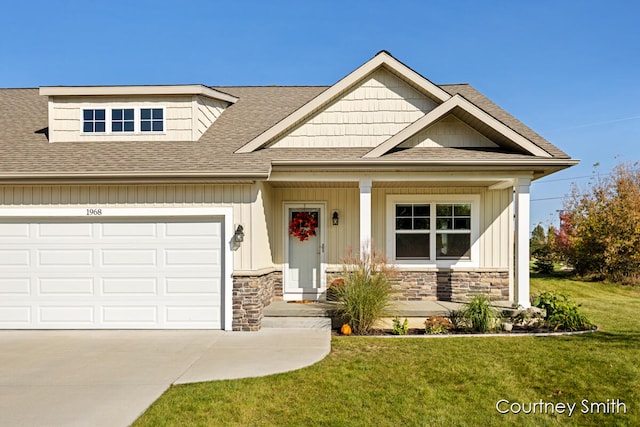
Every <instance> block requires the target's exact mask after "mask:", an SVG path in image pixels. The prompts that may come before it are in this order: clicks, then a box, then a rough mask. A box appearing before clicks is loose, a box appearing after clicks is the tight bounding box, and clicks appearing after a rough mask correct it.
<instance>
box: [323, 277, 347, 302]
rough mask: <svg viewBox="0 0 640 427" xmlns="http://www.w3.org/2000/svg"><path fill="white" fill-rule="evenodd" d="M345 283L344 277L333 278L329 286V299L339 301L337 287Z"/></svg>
mask: <svg viewBox="0 0 640 427" xmlns="http://www.w3.org/2000/svg"><path fill="white" fill-rule="evenodd" d="M343 285H344V279H343V278H342V277H340V278H338V279H335V280H333V281H332V282H331V283H329V286H327V301H338V291H337V289H338V288H339V287H341V286H343Z"/></svg>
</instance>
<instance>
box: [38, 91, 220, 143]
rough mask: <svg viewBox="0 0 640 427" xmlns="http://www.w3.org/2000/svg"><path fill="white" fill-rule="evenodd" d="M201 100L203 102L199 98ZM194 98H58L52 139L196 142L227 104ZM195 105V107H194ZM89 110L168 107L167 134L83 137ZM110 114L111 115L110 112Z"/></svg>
mask: <svg viewBox="0 0 640 427" xmlns="http://www.w3.org/2000/svg"><path fill="white" fill-rule="evenodd" d="M196 98H199V99H196ZM205 99H206V98H204V97H194V96H190V95H189V96H156V97H150V96H146V97H145V96H141V97H135V98H134V97H64V98H60V97H54V98H53V100H52V101H50V106H51V108H50V115H51V117H50V118H49V140H50V141H51V142H65V141H67V142H70V141H83V142H84V141H95V142H100V141H136V140H138V141H196V140H197V139H198V138H199V137H200V136H201V135H202V134H203V133H204V132H205V131H206V130H207V128H208V126H210V125H211V124H212V123H213V121H215V119H217V118H218V117H219V116H220V114H221V113H222V111H223V109H224V106H225V105H226V104H224V103H222V102H219V101H214V100H210V99H206V100H205ZM194 105H195V108H194ZM85 108H91V109H93V108H105V109H109V108H164V109H165V132H162V133H158V134H154V133H137V134H131V133H127V134H111V133H109V132H108V131H109V129H107V132H105V133H98V134H83V133H82V132H81V130H82V110H83V109H85ZM107 114H108V113H107Z"/></svg>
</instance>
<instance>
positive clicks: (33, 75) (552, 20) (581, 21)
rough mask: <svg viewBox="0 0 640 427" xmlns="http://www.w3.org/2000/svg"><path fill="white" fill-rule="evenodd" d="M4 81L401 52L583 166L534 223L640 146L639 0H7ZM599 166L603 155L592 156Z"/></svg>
mask: <svg viewBox="0 0 640 427" xmlns="http://www.w3.org/2000/svg"><path fill="white" fill-rule="evenodd" d="M0 10H2V25H0V87H38V86H46V85H118V84H179V83H203V84H207V85H269V84H277V85H328V84H332V83H335V82H336V81H337V80H339V79H340V78H342V77H343V76H344V75H346V74H348V73H349V72H350V71H352V70H353V69H355V68H356V67H358V66H359V65H361V64H362V63H363V62H365V61H367V60H368V59H370V58H371V57H372V56H373V55H375V53H376V52H378V51H379V50H382V49H385V50H388V51H390V52H391V53H392V54H393V55H394V56H395V57H396V58H398V59H399V60H401V61H403V62H404V63H406V64H407V65H409V66H410V67H412V68H413V69H414V70H416V71H418V72H419V73H421V74H422V75H424V76H425V77H427V78H428V79H430V80H431V81H433V82H435V83H462V82H466V83H471V84H472V85H473V86H475V87H476V88H477V89H478V90H480V91H481V92H483V93H484V94H485V95H486V96H488V97H489V98H491V99H492V100H493V101H494V102H496V103H497V104H499V105H500V106H502V107H503V108H504V109H506V110H507V111H509V112H510V113H511V114H513V115H514V116H516V117H517V118H519V119H520V120H521V121H523V122H524V123H526V124H527V125H529V126H530V127H531V128H533V129H534V130H536V131H537V132H539V133H540V134H542V135H543V136H544V137H546V138H547V139H548V140H549V141H551V142H552V143H554V144H555V145H557V146H559V147H560V148H561V149H563V150H564V151H566V152H567V153H569V154H570V155H571V156H573V157H574V158H578V159H580V160H581V161H582V162H581V164H580V165H579V166H576V167H573V168H570V169H568V170H566V171H563V172H561V173H557V174H555V175H552V176H550V177H548V178H545V179H543V180H540V181H536V182H535V183H534V184H533V185H532V212H531V213H532V215H531V219H532V227H533V226H534V225H535V224H537V223H538V222H542V223H544V224H548V223H551V222H552V221H554V220H555V218H556V217H557V213H556V211H557V210H558V209H560V208H561V207H562V200H561V198H562V197H563V196H564V195H565V194H566V193H568V191H569V189H570V186H571V183H572V182H575V183H576V184H578V185H579V186H580V187H581V188H586V186H587V185H588V183H589V177H590V176H593V174H594V170H595V171H596V172H598V173H600V174H606V173H607V172H608V171H609V169H610V168H611V167H612V166H614V165H615V164H616V163H618V162H620V161H630V162H635V161H639V160H640V148H639V147H640V84H639V81H640V26H639V25H638V23H637V21H638V16H640V3H638V2H636V1H632V0H625V1H616V0H611V1H607V2H605V1H598V2H596V1H588V0H582V1H578V0H575V1H558V0H554V1H549V0H537V1H524V0H523V1H484V2H480V1H456V2H451V1H446V0H443V1H400V0H398V1H395V2H391V1H377V0H369V1H346V0H342V1H332V0H325V1H318V2H303V1H241V0H236V1H204V0H198V1H190V0H183V1H181V2H177V1H171V2H170V1H160V0H155V1H148V0H143V1H137V0H136V1H134V0H129V1H120V0H110V1H106V2H98V1H95V2H93V1H65V0H59V1H40V0H37V1H24V2H18V1H4V2H3V3H2V6H1V9H0ZM596 163H599V165H600V166H598V167H597V168H595V169H594V167H593V165H594V164H596Z"/></svg>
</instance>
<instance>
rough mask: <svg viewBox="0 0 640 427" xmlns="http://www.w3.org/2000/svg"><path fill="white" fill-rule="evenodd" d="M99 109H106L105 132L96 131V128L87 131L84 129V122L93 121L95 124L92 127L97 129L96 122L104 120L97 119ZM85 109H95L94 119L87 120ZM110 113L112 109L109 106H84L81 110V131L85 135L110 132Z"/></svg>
mask: <svg viewBox="0 0 640 427" xmlns="http://www.w3.org/2000/svg"><path fill="white" fill-rule="evenodd" d="M98 110H104V132H96V131H95V130H94V131H92V132H85V130H84V124H85V123H92V124H93V126H92V128H93V129H95V124H96V121H100V122H101V121H102V120H96V118H95V116H96V111H98ZM85 111H93V119H92V120H85V118H84V112H85ZM109 114H110V111H109V109H108V108H104V107H93V108H83V109H82V110H81V111H80V131H81V132H82V133H83V134H85V135H105V134H107V133H109V125H110V119H109V117H108V115H109Z"/></svg>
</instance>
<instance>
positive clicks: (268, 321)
mask: <svg viewBox="0 0 640 427" xmlns="http://www.w3.org/2000/svg"><path fill="white" fill-rule="evenodd" d="M262 327H263V328H329V329H330V328H331V318H329V317H278V316H265V317H264V318H263V319H262Z"/></svg>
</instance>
